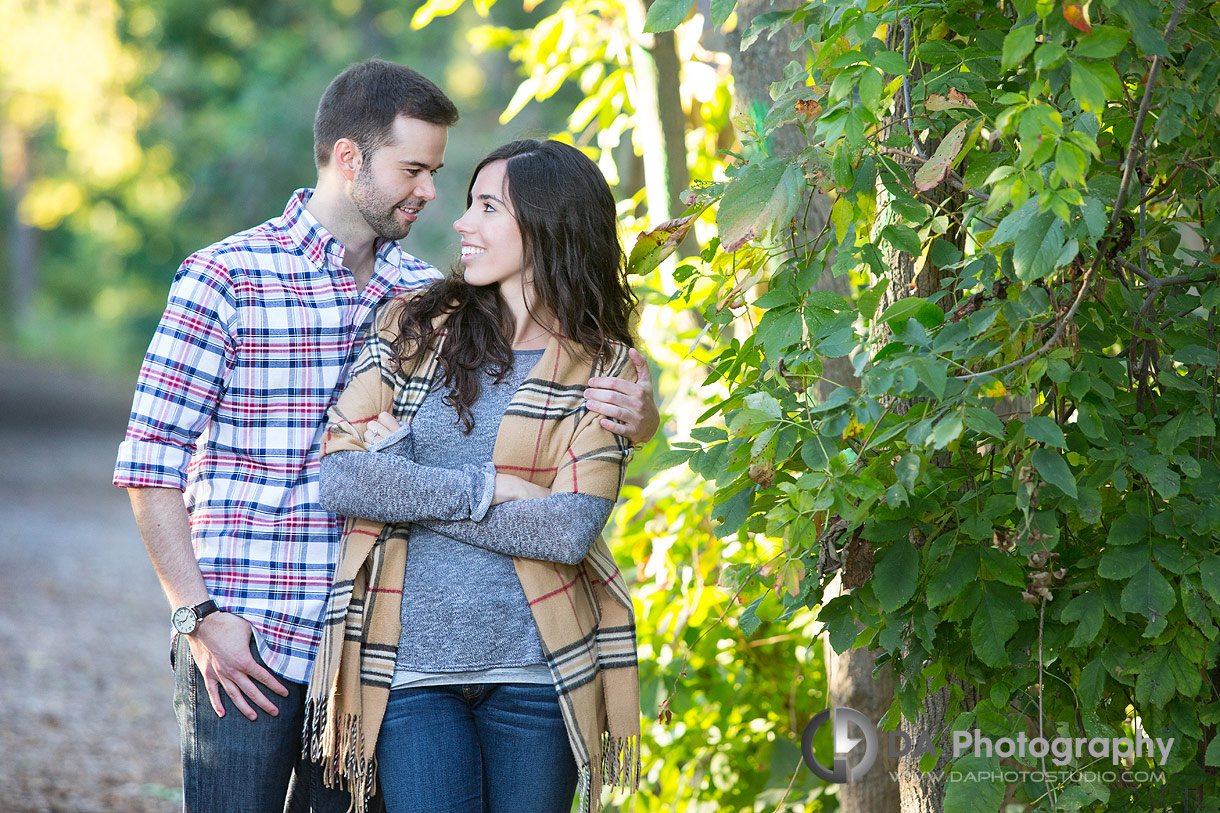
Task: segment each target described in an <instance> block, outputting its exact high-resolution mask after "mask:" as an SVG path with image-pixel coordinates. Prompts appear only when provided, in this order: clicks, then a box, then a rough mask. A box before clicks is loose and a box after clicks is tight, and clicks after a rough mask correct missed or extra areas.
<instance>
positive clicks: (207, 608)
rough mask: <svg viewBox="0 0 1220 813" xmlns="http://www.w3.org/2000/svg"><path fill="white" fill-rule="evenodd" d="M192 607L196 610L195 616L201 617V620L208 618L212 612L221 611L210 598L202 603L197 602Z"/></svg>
mask: <svg viewBox="0 0 1220 813" xmlns="http://www.w3.org/2000/svg"><path fill="white" fill-rule="evenodd" d="M191 609H193V610H194V611H195V618H197V619H199V620H200V621H202V620H203V619H205V618H207V617H208V616H209V615H211V614H212V613H216V612H220V608H219V607H217V606H216V602H215V601H212V600H211V599H208V600H207V601H205V602H203V603H202V604H196V605H195V606H194V607H192V608H191Z"/></svg>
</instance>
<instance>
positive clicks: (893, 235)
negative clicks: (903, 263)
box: [881, 223, 923, 257]
mask: <svg viewBox="0 0 1220 813" xmlns="http://www.w3.org/2000/svg"><path fill="white" fill-rule="evenodd" d="M881 237H882V239H884V240H888V241H889V243H890V245H892V246H893V247H894V248H896V249H898V250H899V251H905V252H906V253H907V254H910V255H911V256H912V257H918V256H919V255H920V254H921V253H922V250H923V249H922V247H921V246H920V244H919V235H918V234H916V233H915V230H914V229H912V228H911V227H910V226H904V225H902V224H901V223H891V224H890V225H888V226H886V227H885V228H884V229H882V230H881Z"/></svg>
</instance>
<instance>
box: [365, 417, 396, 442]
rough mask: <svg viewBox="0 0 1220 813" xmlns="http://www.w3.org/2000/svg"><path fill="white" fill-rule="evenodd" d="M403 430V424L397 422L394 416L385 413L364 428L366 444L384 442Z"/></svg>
mask: <svg viewBox="0 0 1220 813" xmlns="http://www.w3.org/2000/svg"><path fill="white" fill-rule="evenodd" d="M401 428H402V424H400V423H399V422H398V421H397V420H395V418H394V416H393V415H391V414H390V413H388V412H383V413H381V414H380V415H378V416H377V417H376V418H373V420H371V421H369V422H368V424H367V425H366V426H365V427H364V442H365V443H367V444H373V443H376V442H377V441H379V440H384V439H385V438H388V437H389V436H390V435H392V434H394V433H395V432H397V431H398V430H399V429H401Z"/></svg>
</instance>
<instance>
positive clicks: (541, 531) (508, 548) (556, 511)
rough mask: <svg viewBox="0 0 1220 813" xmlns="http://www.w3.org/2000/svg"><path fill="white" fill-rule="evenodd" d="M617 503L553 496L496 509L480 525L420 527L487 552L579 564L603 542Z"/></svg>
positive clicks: (458, 523) (442, 523)
mask: <svg viewBox="0 0 1220 813" xmlns="http://www.w3.org/2000/svg"><path fill="white" fill-rule="evenodd" d="M613 510H614V501H613V500H608V499H606V498H605V497H594V496H592V495H590V494H563V493H560V494H551V495H550V496H549V497H543V498H541V499H536V500H511V501H509V502H504V503H500V504H499V505H493V506H492V507H491V509H490V510H489V511H488V512H487V515H486V516H485V517H483V519H482V520H480V521H478V522H472V521H470V520H431V519H425V520H420V521H419V522H418V523H417V524H419V525H422V526H423V527H425V528H428V529H429V530H432V531H435V532H436V533H439V534H444V535H445V536H447V537H449V538H450V539H456V540H457V541H459V542H465V543H467V544H470V545H474V546H476V547H480V548H483V549H484V550H490V551H494V552H496V553H503V554H505V555H506V556H518V557H520V558H522V559H540V560H543V561H546V562H560V563H561V564H565V565H577V564H580V562H581V560H582V559H584V558H585V555H586V554H587V553H588V552H589V548H591V547H593V543H594V542H596V541H597V539H598V537H599V536H600V535H601V532H602V530H603V529H604V528H605V527H606V522H607V521H608V520H609V519H610V513H611V512H612V511H613Z"/></svg>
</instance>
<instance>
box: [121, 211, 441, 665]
mask: <svg viewBox="0 0 1220 813" xmlns="http://www.w3.org/2000/svg"><path fill="white" fill-rule="evenodd" d="M311 194H312V193H311V191H310V190H300V191H298V192H297V193H296V194H294V195H293V197H292V199H291V200H290V201H289V202H288V206H287V208H286V209H285V210H284V215H283V217H280V218H275V219H273V220H269V221H267V222H266V223H264V224H262V225H261V226H258V227H256V228H254V229H251V230H249V231H246V232H242V233H240V234H237V235H234V236H233V237H230V238H228V239H227V240H224V241H221V242H219V243H217V244H215V245H213V246H210V247H208V248H206V249H204V250H202V251H200V252H198V253H196V254H194V255H192V256H191V257H190V258H188V259H187V261H186V262H185V263H183V264H182V267H181V268H180V269H179V270H178V273H177V275H176V276H175V278H174V282H173V285H172V286H171V288H170V294H169V302H168V304H167V305H166V308H165V313H164V315H163V316H162V317H161V322H160V324H159V325H158V327H157V331H156V333H155V335H154V336H153V340H152V343H151V344H150V345H149V348H148V354H147V355H146V356H145V358H144V365H143V367H142V368H141V370H140V377H139V381H138V383H137V385H136V394H135V400H134V403H133V404H132V410H131V420H130V423H129V424H128V426H127V436H126V440H124V442H123V443H122V445H121V446H120V447H119V455H118V463H117V465H116V467H115V473H114V483H115V485H118V486H124V487H142V486H153V487H163V488H177V489H184V490H185V494H186V503H187V508H188V510H189V512H190V519H191V538H192V541H193V543H194V546H195V555H196V558H197V559H198V560H199V567H200V569H201V570H202V571H203V578H204V581H205V582H206V583H207V586H208V591H209V593H210V594H211V597H212V599H213V600H215V601H216V603H217V605H219V606H220V608H221V609H222V610H226V611H228V612H232V613H236V614H238V615H241V616H242V617H243V618H245V619H246V620H247V621H249V622H250V623H251V624H252V625H253V627H254V630H255V634H256V637H257V639H258V643H259V651H260V654H261V655H262V657H263V659H264V660H265V661H266V662H267V665H268V666H269V667H270V668H271V669H272V671H274V672H276V673H277V674H279V675H281V676H283V677H285V678H287V679H288V680H293V681H298V682H304V681H306V680H307V679H308V676H309V670H310V666H311V664H312V661H313V658H314V653H315V650H316V648H317V645H318V641H319V637H320V634H321V630H322V613H323V610H324V609H325V607H326V597H327V592H328V590H329V589H330V583H331V577H332V575H333V571H334V567H335V560H336V558H337V556H338V549H339V538H340V534H341V531H342V521H341V520H340V519H339V518H337V517H336V516H335V515H334V514H330V513H328V512H326V511H324V510H322V508H321V507H319V505H318V451H319V444H320V442H321V438H322V432H323V429H324V428H325V419H326V410H327V409H328V408H329V407H330V406H331V405H332V404H333V403H334V402H335V400H336V399H337V397H338V394H339V392H340V391H341V390H342V388H343V384H344V383H345V382H346V380H347V375H348V372H349V371H350V368H351V364H352V361H353V360H354V356H355V352H356V350H357V349H358V348H359V345H360V340H361V338H362V336H363V333H364V331H365V329H366V328H367V327H368V324H369V322H370V320H371V317H372V314H373V310H374V309H375V308H376V306H377V305H378V304H380V303H381V302H383V301H385V300H387V299H390V298H391V297H393V296H396V295H397V294H399V293H401V292H402V291H404V290H408V289H410V288H413V287H419V286H421V285H424V284H426V283H427V282H429V281H431V280H433V279H435V278H436V277H438V276H439V272H437V270H436V269H435V268H433V267H432V266H430V265H428V264H426V263H424V262H422V261H420V260H418V259H416V258H414V257H412V256H410V255H409V254H406V253H405V252H403V251H402V250H401V249H400V248H399V247H398V244H397V243H395V242H393V241H390V240H384V241H380V243H379V244H378V246H377V258H376V265H375V268H374V275H373V278H372V280H371V281H370V282H369V283H368V285H366V286H365V288H364V290H363V291H360V292H358V291H357V290H356V285H355V281H354V280H353V278H352V275H351V273H350V272H348V271H347V270H346V269H345V268H344V267H343V265H342V260H343V246H342V245H341V244H340V243H339V242H338V241H337V240H336V239H335V238H334V237H333V236H331V234H330V233H329V232H328V231H327V230H326V229H325V228H323V227H322V225H321V224H319V223H318V221H317V220H315V219H314V217H313V216H312V215H311V214H310V213H309V212H308V211H306V209H305V204H306V202H307V201H308V200H309V197H310V195H311Z"/></svg>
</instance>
